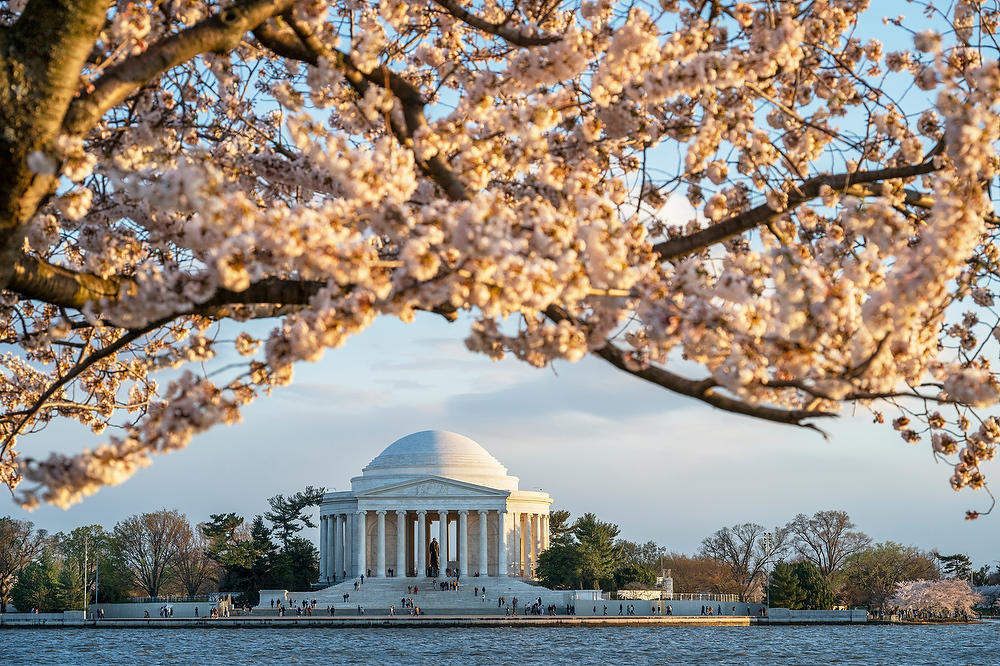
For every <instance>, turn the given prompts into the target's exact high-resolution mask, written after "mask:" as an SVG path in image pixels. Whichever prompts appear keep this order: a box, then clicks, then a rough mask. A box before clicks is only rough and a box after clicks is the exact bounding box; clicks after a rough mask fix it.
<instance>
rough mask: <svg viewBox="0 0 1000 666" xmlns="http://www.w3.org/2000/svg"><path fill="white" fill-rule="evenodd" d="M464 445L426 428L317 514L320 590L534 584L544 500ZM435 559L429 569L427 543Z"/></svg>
mask: <svg viewBox="0 0 1000 666" xmlns="http://www.w3.org/2000/svg"><path fill="white" fill-rule="evenodd" d="M517 483H518V481H517V477H513V476H509V475H508V474H507V468H506V467H504V466H503V465H501V464H500V462H499V461H498V460H497V459H496V458H494V457H493V456H491V455H490V454H489V452H487V451H486V449H484V448H483V447H482V446H480V445H479V444H477V443H476V442H474V441H472V440H471V439H469V438H468V437H465V436H463V435H458V434H456V433H452V432H445V431H441V430H424V431H421V432H416V433H413V434H412V435H407V436H406V437H403V438H402V439H399V440H396V441H395V442H393V443H392V444H390V445H389V447H388V448H386V449H385V450H384V451H383V452H382V453H381V454H379V455H378V456H377V457H376V458H375V459H374V460H372V461H371V462H370V463H368V465H367V466H366V467H365V468H364V469H363V470H362V471H361V476H357V477H354V478H353V479H351V490H350V491H349V492H330V493H326V494H325V495H324V496H323V503H322V505H321V506H320V582H329V583H336V582H340V581H342V580H344V579H346V578H357V577H358V576H360V575H361V574H365V575H366V576H369V575H370V576H374V577H385V576H390V575H391V576H411V577H414V576H418V575H419V576H427V575H444V574H445V570H446V569H451V570H452V571H453V573H457V574H458V575H459V576H461V577H463V578H464V577H467V576H474V575H475V574H477V573H478V574H479V575H480V576H516V577H524V578H532V577H534V571H535V567H536V564H537V561H538V555H539V554H540V553H541V552H542V551H543V550H545V549H546V548H548V545H549V529H548V528H549V507H550V506H551V505H552V498H551V497H549V496H548V494H546V493H543V492H533V491H525V490H518V487H517ZM434 540H436V541H437V544H438V550H439V553H440V558H439V559H440V567H439V570H438V571H436V572H435V571H431V570H430V557H431V556H430V547H431V546H430V544H431V542H432V541H434Z"/></svg>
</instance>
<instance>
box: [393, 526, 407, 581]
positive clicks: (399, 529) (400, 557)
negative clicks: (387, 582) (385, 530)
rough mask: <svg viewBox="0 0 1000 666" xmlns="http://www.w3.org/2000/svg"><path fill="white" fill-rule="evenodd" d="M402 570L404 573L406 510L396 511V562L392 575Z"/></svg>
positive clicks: (396, 574) (404, 573)
mask: <svg viewBox="0 0 1000 666" xmlns="http://www.w3.org/2000/svg"><path fill="white" fill-rule="evenodd" d="M400 571H402V572H403V575H404V576H405V575H406V512H405V511H396V564H395V566H393V568H392V573H393V575H394V576H398V575H399V572H400Z"/></svg>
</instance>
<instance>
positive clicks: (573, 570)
mask: <svg viewBox="0 0 1000 666" xmlns="http://www.w3.org/2000/svg"><path fill="white" fill-rule="evenodd" d="M550 525H551V528H552V534H551V537H550V544H551V547H550V548H549V549H548V550H547V551H545V552H544V553H542V554H541V555H540V556H539V564H538V571H537V573H538V576H539V578H540V579H541V581H542V583H543V584H544V585H546V586H547V587H552V588H556V589H588V588H594V587H600V588H601V589H604V590H618V589H628V588H633V589H634V588H645V587H651V586H652V585H654V584H655V582H656V579H657V576H659V575H662V573H663V572H669V574H670V576H671V577H672V578H673V585H674V590H676V591H678V592H692V593H711V594H734V595H737V597H738V598H739V599H740V600H741V601H761V600H764V599H766V598H767V596H768V593H770V603H771V605H772V606H780V607H785V608H792V609H799V608H830V607H831V606H832V605H834V604H842V605H845V606H852V607H860V606H865V607H869V608H881V607H883V606H884V605H886V604H887V603H888V602H889V600H890V599H892V597H893V596H894V594H895V591H896V588H897V586H898V585H899V584H900V583H902V582H905V581H914V580H938V579H942V578H947V579H961V580H967V581H969V582H970V583H971V584H972V585H977V586H982V585H992V584H997V583H1000V565H997V566H996V567H995V568H993V569H991V568H990V567H989V565H986V566H982V567H980V568H979V569H974V568H973V565H972V562H971V560H970V559H969V557H968V556H967V555H965V554H962V553H957V554H950V555H949V554H942V553H940V552H938V551H929V552H928V551H924V550H921V549H919V548H917V547H915V546H905V545H903V544H900V543H896V542H894V541H883V542H878V543H876V542H875V541H874V540H873V539H872V538H871V537H870V536H868V535H867V534H865V533H864V532H861V531H860V530H858V529H857V526H856V525H855V524H854V522H853V521H852V520H851V518H850V516H849V515H848V513H847V512H845V511H838V510H826V511H817V512H816V513H815V514H813V515H812V516H807V515H805V514H798V515H796V516H795V517H794V518H793V519H792V520H790V521H789V522H788V523H786V524H785V525H782V526H776V527H773V528H770V529H768V528H766V527H764V526H763V525H759V524H757V523H749V522H748V523H740V524H736V525H732V526H729V527H722V528H720V529H718V530H716V531H715V532H713V533H712V534H711V535H709V536H707V537H705V538H704V539H703V540H702V542H701V545H700V547H699V549H698V550H697V552H696V553H694V554H692V555H687V554H682V553H677V552H671V551H668V550H667V549H666V548H665V547H663V546H661V545H658V544H657V543H655V542H654V541H648V542H646V543H644V544H640V543H634V542H631V541H628V540H626V539H621V538H619V528H618V526H617V525H615V524H614V523H610V522H604V521H601V520H600V519H599V518H598V517H597V516H596V515H595V514H593V513H586V514H584V515H582V516H580V517H579V518H578V519H577V520H576V521H575V522H570V513H569V512H568V511H553V512H552V514H551V518H550Z"/></svg>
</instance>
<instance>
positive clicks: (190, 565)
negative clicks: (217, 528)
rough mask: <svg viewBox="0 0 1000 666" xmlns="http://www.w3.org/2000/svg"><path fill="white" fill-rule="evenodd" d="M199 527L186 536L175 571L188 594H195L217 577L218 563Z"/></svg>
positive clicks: (178, 580)
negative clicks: (211, 556) (206, 550)
mask: <svg viewBox="0 0 1000 666" xmlns="http://www.w3.org/2000/svg"><path fill="white" fill-rule="evenodd" d="M201 527H202V526H201V525H198V529H195V530H190V531H188V532H187V533H186V535H185V536H184V541H183V543H182V545H181V548H180V552H179V553H178V554H177V561H176V564H175V565H174V572H175V573H176V574H177V582H179V583H180V584H181V585H183V586H184V590H185V591H186V592H187V593H188V596H194V595H196V594H198V592H200V591H201V589H202V587H203V586H204V585H205V583H206V582H208V581H210V580H212V579H213V578H215V575H216V569H217V568H218V565H217V564H216V563H215V561H214V560H212V559H211V558H210V557H209V556H208V555H207V554H206V553H205V549H206V548H207V547H208V545H209V543H210V541H209V540H208V539H207V538H206V537H205V535H204V534H203V533H202V530H201Z"/></svg>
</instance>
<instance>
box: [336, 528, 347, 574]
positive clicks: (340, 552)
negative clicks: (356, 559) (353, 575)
mask: <svg viewBox="0 0 1000 666" xmlns="http://www.w3.org/2000/svg"><path fill="white" fill-rule="evenodd" d="M333 518H334V519H333V580H334V581H337V580H340V579H341V578H342V577H343V575H344V571H346V570H347V567H345V566H344V517H343V516H342V515H340V514H339V513H338V514H337V515H336V516H334V517H333Z"/></svg>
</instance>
